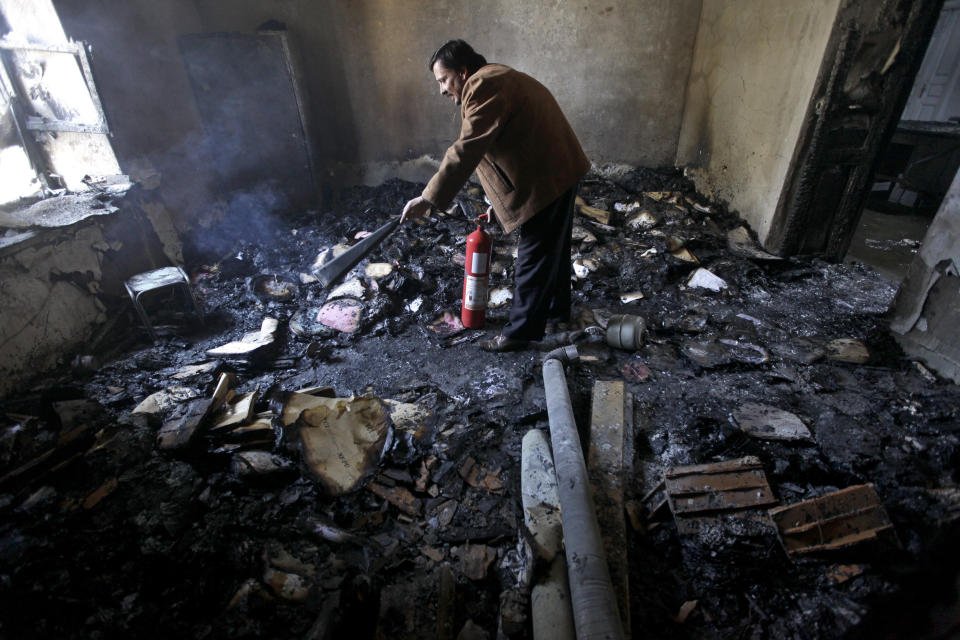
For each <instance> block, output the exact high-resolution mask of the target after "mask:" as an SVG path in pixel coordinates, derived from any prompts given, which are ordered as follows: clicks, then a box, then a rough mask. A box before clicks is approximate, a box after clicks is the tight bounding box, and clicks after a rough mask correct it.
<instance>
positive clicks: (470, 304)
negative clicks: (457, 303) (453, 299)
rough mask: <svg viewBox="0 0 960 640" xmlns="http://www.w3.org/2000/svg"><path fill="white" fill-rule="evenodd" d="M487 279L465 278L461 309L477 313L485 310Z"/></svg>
mask: <svg viewBox="0 0 960 640" xmlns="http://www.w3.org/2000/svg"><path fill="white" fill-rule="evenodd" d="M487 282H488V280H487V278H475V277H474V276H467V282H466V286H465V287H464V291H463V308H464V309H469V310H470V311H479V310H481V309H486V308H487Z"/></svg>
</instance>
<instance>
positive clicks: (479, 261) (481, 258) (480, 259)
mask: <svg viewBox="0 0 960 640" xmlns="http://www.w3.org/2000/svg"><path fill="white" fill-rule="evenodd" d="M489 255H490V254H488V253H475V254H473V260H472V263H471V264H470V273H472V274H474V275H477V276H482V275H484V274H485V273H486V272H487V257H488V256H489Z"/></svg>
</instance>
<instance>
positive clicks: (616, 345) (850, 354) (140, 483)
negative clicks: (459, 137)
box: [0, 169, 960, 639]
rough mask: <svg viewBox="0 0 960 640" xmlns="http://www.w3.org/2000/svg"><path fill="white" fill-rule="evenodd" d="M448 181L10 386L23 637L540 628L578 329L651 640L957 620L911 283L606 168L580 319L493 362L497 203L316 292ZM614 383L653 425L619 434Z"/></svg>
mask: <svg viewBox="0 0 960 640" xmlns="http://www.w3.org/2000/svg"><path fill="white" fill-rule="evenodd" d="M420 188H421V187H420V186H418V185H414V184H410V183H404V182H400V181H393V182H388V183H386V184H384V185H381V186H380V187H376V188H369V187H367V188H355V189H353V190H350V191H348V192H346V193H344V194H343V196H342V197H341V199H340V201H339V202H338V203H337V204H336V205H335V206H332V207H331V208H330V209H331V210H330V211H326V212H323V213H315V212H307V213H304V214H302V215H300V216H297V217H292V218H286V219H282V220H281V219H275V220H267V221H261V223H260V224H258V225H257V226H256V227H255V228H252V227H251V228H245V227H244V225H241V224H238V222H237V221H236V220H226V221H225V222H224V224H223V228H221V229H215V230H214V229H211V230H207V231H205V232H204V237H202V238H193V239H192V243H191V246H190V247H188V251H187V255H188V256H189V264H188V265H187V272H188V273H189V274H190V281H191V282H190V284H191V287H192V290H193V293H194V295H195V296H196V298H197V299H198V300H199V302H200V305H201V306H202V307H203V311H204V313H203V322H202V323H201V322H199V321H197V319H196V318H195V317H194V315H191V314H189V313H187V314H183V313H174V311H175V309H174V308H173V307H175V306H176V305H174V304H172V303H171V304H169V305H168V304H167V303H166V302H161V304H159V305H155V306H154V307H153V308H148V309H147V310H146V312H147V313H148V314H151V316H150V317H151V318H152V319H153V325H154V329H155V330H156V331H157V333H158V335H159V338H158V339H157V340H155V341H154V340H151V339H150V336H149V335H148V334H147V333H146V332H144V331H143V330H142V329H141V328H139V326H138V324H137V322H136V321H135V320H134V319H135V316H133V314H132V310H131V309H130V308H129V300H128V301H126V306H118V307H117V309H116V310H115V314H116V315H117V316H122V317H124V318H128V319H130V322H127V323H126V324H125V323H123V322H116V323H114V324H113V325H111V326H112V331H114V332H115V334H116V335H115V338H114V337H111V338H110V339H107V340H101V341H100V344H101V345H106V344H107V343H112V344H113V345H114V348H112V349H107V348H106V347H104V353H90V354H78V357H77V358H75V359H74V360H73V367H72V368H70V369H69V370H65V371H63V372H61V373H60V374H58V375H57V376H54V377H51V378H48V379H45V380H42V381H39V382H38V384H37V386H35V387H34V388H32V389H30V390H27V391H24V392H23V393H21V394H17V395H12V396H10V397H8V398H6V399H5V400H4V401H3V405H2V413H0V415H2V420H3V425H2V426H3V432H2V437H0V468H2V469H3V471H2V473H0V475H2V477H0V512H2V514H3V517H2V520H0V597H2V599H3V602H4V605H5V606H4V607H3V613H2V614H0V635H3V636H5V637H7V636H9V637H21V638H31V637H53V636H57V637H65V638H108V637H119V636H121V635H122V636H126V637H159V636H164V637H194V638H220V637H224V638H226V637H230V638H253V637H258V638H259V637H271V638H311V639H321V638H340V637H348V636H349V637H351V638H451V639H452V638H494V637H498V634H501V635H502V636H504V637H513V638H532V637H533V624H534V623H533V622H532V617H531V614H530V604H531V600H536V597H534V598H531V589H532V588H533V585H535V584H539V583H540V581H541V580H542V579H544V577H545V576H546V575H547V574H548V573H550V572H551V565H550V563H549V562H546V561H545V559H544V557H543V554H542V553H540V552H539V551H537V550H538V549H541V548H542V547H543V540H542V539H541V537H540V536H541V535H545V534H540V533H538V534H536V535H534V534H533V533H531V530H530V528H529V526H531V525H530V523H531V522H533V521H536V520H537V519H538V518H543V517H545V515H544V514H545V512H544V509H547V507H546V506H545V505H546V503H542V504H541V503H539V502H537V500H539V498H536V499H531V500H532V502H531V503H530V504H528V500H527V496H526V494H525V495H524V499H523V500H521V484H522V478H521V476H523V475H524V473H525V472H524V471H523V468H522V467H523V465H522V464H521V459H522V458H524V459H525V458H526V454H525V453H524V450H525V449H524V447H525V446H526V444H525V443H524V444H522V442H525V441H524V435H525V434H527V432H528V431H530V430H531V429H538V430H540V431H541V432H543V433H549V428H548V420H547V411H546V403H545V393H544V389H543V382H542V378H541V357H542V355H543V354H542V351H545V350H548V349H551V348H553V347H556V346H559V345H563V344H568V343H575V344H577V346H578V348H579V350H580V355H581V357H580V358H579V360H578V361H576V362H573V363H571V364H569V365H567V381H568V384H569V391H570V396H571V398H572V405H573V411H574V414H575V417H576V421H577V424H578V427H579V429H580V431H581V437H582V438H581V439H582V440H583V442H584V447H585V448H584V450H585V451H586V452H589V453H588V455H587V457H588V466H590V465H593V464H595V463H596V464H599V462H598V461H600V460H602V461H603V465H604V467H603V473H596V469H593V468H592V469H591V479H592V480H593V481H596V482H603V483H606V484H604V488H603V493H602V496H601V493H599V491H600V490H599V489H598V488H597V487H594V496H595V500H597V503H598V511H599V512H601V514H602V515H605V517H602V518H601V529H602V530H603V534H604V537H605V539H606V540H607V541H608V543H609V544H608V549H607V557H608V561H609V563H610V566H611V575H612V576H613V578H614V584H615V586H616V587H617V590H618V598H619V601H620V606H621V611H620V614H621V618H622V620H623V622H624V624H625V625H629V628H630V630H631V632H632V634H634V635H636V636H641V635H644V636H648V637H659V638H729V637H742V638H761V637H783V638H808V637H820V638H848V637H866V636H870V637H877V636H879V637H897V638H901V637H903V638H906V637H919V638H925V637H929V638H933V637H944V636H942V634H943V633H946V632H947V631H948V630H949V628H950V625H954V629H955V628H956V627H955V625H956V624H957V620H958V618H957V613H956V593H955V591H954V589H955V581H956V576H957V570H958V565H960V556H958V553H957V551H956V549H955V545H953V544H951V543H952V542H953V541H955V540H956V535H957V529H958V527H957V522H958V517H960V488H958V484H957V483H958V479H960V478H958V472H957V469H958V468H960V465H958V463H960V440H958V437H957V431H956V429H957V425H958V423H960V391H958V388H957V386H956V385H953V384H951V383H948V382H946V381H944V380H942V379H940V378H938V377H937V376H935V375H934V374H932V373H931V372H930V371H929V370H927V369H926V368H925V367H924V366H923V365H922V364H920V363H917V362H912V361H909V360H907V359H905V358H904V356H903V355H902V353H901V352H900V351H899V349H898V348H897V347H896V345H895V343H894V342H893V341H892V339H891V338H890V337H889V334H888V333H887V331H886V329H885V327H884V323H883V318H882V316H883V314H884V313H885V311H886V308H887V306H888V304H889V302H890V300H891V299H892V296H893V294H894V291H895V287H894V286H892V285H891V284H890V283H889V282H887V281H885V280H883V279H882V278H881V277H880V276H878V275H877V274H876V273H874V272H873V271H871V270H870V269H868V268H865V267H860V266H852V265H839V264H831V263H826V262H822V261H819V260H815V259H803V258H787V259H783V258H780V257H778V256H773V255H770V254H768V253H766V252H764V251H763V250H762V249H761V248H760V247H759V246H758V245H757V244H756V242H755V240H754V235H753V234H752V232H751V231H750V230H749V229H748V228H747V226H746V225H745V224H744V223H743V222H742V221H740V220H739V219H737V217H736V216H735V215H733V214H731V213H729V212H728V211H727V210H726V208H725V207H724V206H723V205H721V204H717V203H715V202H710V201H709V200H708V199H706V198H704V197H703V196H701V195H700V194H698V193H696V191H695V190H694V189H693V187H692V185H691V184H690V183H689V182H688V181H687V180H686V179H684V178H683V176H682V175H681V173H680V172H678V171H672V170H670V171H652V170H646V169H638V170H634V171H632V172H629V173H626V174H622V175H619V176H617V177H601V176H599V175H596V174H591V175H590V176H588V178H587V179H586V180H585V182H584V184H583V185H582V187H581V192H580V195H581V200H580V202H579V203H578V210H577V217H576V219H575V226H574V232H573V233H574V240H573V250H574V256H573V260H574V263H573V271H574V273H573V278H574V280H573V298H574V312H573V315H572V317H571V319H570V323H569V326H567V327H560V328H558V330H557V332H555V333H551V334H549V335H548V336H547V337H546V338H545V339H544V340H543V341H542V342H541V343H539V344H535V345H533V348H532V349H530V350H527V351H521V352H516V353H510V354H502V355H494V354H488V353H485V352H482V351H480V350H479V349H478V348H477V346H476V345H475V344H474V343H475V342H476V341H477V340H478V339H480V338H484V337H489V336H491V335H492V334H493V333H494V332H496V331H497V330H498V328H499V327H500V326H501V325H502V324H503V322H505V320H506V317H507V312H508V309H509V305H510V297H511V292H510V284H511V280H512V275H513V271H512V270H513V253H514V251H515V245H516V239H515V238H513V237H509V236H504V235H503V234H502V233H500V232H499V230H496V229H491V231H492V233H493V236H494V256H493V260H492V280H491V283H490V303H489V304H490V306H489V309H488V312H487V327H486V329H485V330H479V331H473V330H468V329H465V328H464V327H463V325H462V324H461V323H460V319H459V305H460V296H461V291H462V286H463V268H464V267H463V251H464V242H465V238H466V236H467V234H469V233H470V232H471V231H472V230H473V228H475V224H476V221H475V218H476V215H477V214H478V213H480V212H481V211H482V210H483V209H484V205H483V203H482V196H481V194H480V192H479V190H477V189H476V188H473V187H470V188H468V189H466V190H465V191H464V192H463V193H462V197H461V198H460V199H459V200H458V204H457V205H456V206H455V207H453V208H451V209H450V210H449V211H447V212H441V213H439V214H437V215H436V216H435V217H434V218H433V219H431V220H428V221H425V222H424V223H422V224H406V225H403V226H401V227H399V228H397V229H396V230H395V231H394V232H393V233H392V234H391V235H389V236H388V237H387V238H386V239H385V240H384V241H383V242H382V243H381V244H380V245H379V246H377V247H376V248H375V249H373V250H372V251H371V252H370V253H369V254H368V255H366V256H365V257H364V258H363V259H362V260H361V261H360V262H359V263H358V264H357V265H356V266H355V267H354V268H353V269H352V270H350V272H349V273H347V274H346V275H345V276H344V277H343V278H341V279H339V280H338V281H337V282H335V283H332V284H331V285H330V286H328V287H324V286H322V285H321V284H320V283H319V282H318V281H317V279H316V276H315V273H316V271H317V269H319V268H321V267H322V266H323V265H325V264H327V263H328V262H329V261H330V260H333V259H336V258H337V257H338V256H339V255H341V254H342V253H343V252H344V251H346V250H347V249H348V248H349V247H350V246H352V245H353V244H355V243H356V242H358V241H359V240H360V239H362V238H363V237H364V236H365V235H366V234H368V233H369V232H371V231H373V230H374V229H376V228H378V227H380V226H381V225H383V224H384V223H386V222H387V221H388V220H389V219H390V218H391V217H393V216H396V215H398V214H399V212H400V210H401V208H402V205H403V203H404V202H405V201H406V200H407V199H408V198H410V197H413V196H414V195H416V194H418V193H419V190H420ZM624 327H629V328H630V330H631V332H632V333H631V334H630V336H629V339H627V338H624V334H623V332H622V330H621V329H622V328H624ZM614 333H616V335H614ZM117 345H123V348H122V349H120V348H117ZM611 345H613V346H611ZM600 382H602V383H603V384H604V385H605V386H603V387H602V389H603V392H602V393H598V391H597V389H598V387H597V385H598V383H600ZM611 385H612V386H611ZM617 385H619V386H617ZM614 396H616V397H617V398H618V400H617V401H618V402H620V403H621V404H620V405H618V406H620V407H621V408H623V407H625V408H626V409H625V410H624V411H622V412H621V413H622V419H623V420H622V421H623V424H624V427H623V429H622V430H621V432H622V434H623V437H622V438H621V440H620V441H618V443H617V444H614V445H611V446H610V447H599V446H595V447H594V448H593V449H591V443H593V444H594V445H596V444H597V443H598V442H599V440H598V438H599V437H600V436H599V435H598V434H597V433H596V432H595V431H594V430H593V427H592V423H593V424H596V423H597V421H598V418H597V416H609V415H610V412H609V411H606V412H605V411H603V410H602V407H601V408H599V409H598V403H599V402H601V400H599V398H607V399H609V398H610V397H614ZM603 437H605V438H607V437H609V433H607V434H606V435H604V436H603ZM605 442H606V441H605ZM600 449H603V451H600ZM610 451H613V452H614V453H615V454H616V455H613V456H611V455H610ZM538 455H541V456H542V455H545V454H542V452H541V453H540V454H538ZM546 455H548V454H546ZM601 476H602V477H601ZM611 479H612V481H611ZM611 482H612V484H611ZM611 486H613V487H615V488H616V490H615V491H610V490H609V488H610V487H611ZM524 491H526V490H524ZM597 496H601V497H600V498H597ZM531 505H532V506H531ZM531 510H532V511H531ZM547 515H549V514H547ZM618 517H619V518H620V522H621V527H620V529H618V530H617V529H616V527H614V529H613V530H610V529H605V527H608V526H609V522H611V521H613V522H616V521H617V518H618ZM551 553H552V554H555V553H556V551H555V550H554V551H553V552H551ZM951 607H953V608H952V609H951ZM623 609H626V610H623ZM938 633H939V634H941V635H937V634H938Z"/></svg>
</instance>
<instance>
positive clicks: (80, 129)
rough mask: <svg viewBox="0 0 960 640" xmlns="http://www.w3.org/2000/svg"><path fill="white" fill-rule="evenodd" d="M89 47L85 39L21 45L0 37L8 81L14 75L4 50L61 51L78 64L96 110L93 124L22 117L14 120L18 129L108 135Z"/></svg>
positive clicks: (0, 49) (17, 95) (14, 87)
mask: <svg viewBox="0 0 960 640" xmlns="http://www.w3.org/2000/svg"><path fill="white" fill-rule="evenodd" d="M90 49H91V47H90V45H89V44H87V43H86V42H83V41H76V40H70V41H69V42H67V43H66V44H20V43H13V42H10V41H8V40H0V55H3V62H4V66H7V67H8V69H7V70H8V75H10V76H11V77H10V80H13V78H14V77H15V75H16V74H14V73H12V72H10V68H9V67H10V66H13V65H12V64H11V62H10V60H9V58H8V56H7V55H6V54H4V53H3V52H5V51H39V52H43V53H62V54H70V55H73V57H74V59H75V60H76V62H77V66H78V67H79V68H80V73H81V75H82V76H83V80H84V83H86V85H87V91H88V93H89V95H90V101H91V102H92V103H93V107H94V109H96V111H97V116H98V119H97V122H95V123H92V124H88V123H81V122H73V121H70V120H50V119H47V118H43V117H39V116H24V121H23V122H17V126H18V128H20V129H21V130H22V129H27V130H30V131H68V132H74V133H97V134H104V135H109V134H110V125H109V123H108V121H107V114H106V112H105V111H104V109H103V103H101V102H100V94H99V93H97V86H96V83H95V82H94V78H93V70H92V68H91V66H90V57H89V52H90ZM8 65H9V66H8ZM11 85H12V89H13V95H14V97H16V98H18V99H19V100H20V102H21V103H26V104H29V101H28V100H25V99H24V97H23V96H21V95H20V92H19V87H18V85H17V83H16V82H11ZM21 108H22V104H21Z"/></svg>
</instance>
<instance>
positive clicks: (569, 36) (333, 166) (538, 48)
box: [196, 0, 700, 182]
mask: <svg viewBox="0 0 960 640" xmlns="http://www.w3.org/2000/svg"><path fill="white" fill-rule="evenodd" d="M196 6H197V10H198V12H199V14H200V17H201V21H202V26H203V29H204V30H206V31H241V32H250V31H253V30H254V29H256V28H257V27H258V26H260V25H261V24H263V23H265V22H268V21H270V20H276V21H279V22H282V23H284V24H285V25H286V27H287V29H288V30H289V31H290V32H291V41H292V42H293V43H294V46H295V47H296V49H297V55H298V57H299V63H300V65H301V67H302V69H303V71H304V84H305V87H304V88H305V93H307V94H308V96H309V104H310V106H309V113H310V114H311V115H310V118H311V120H312V122H311V123H310V124H311V131H312V135H313V136H314V147H315V149H316V150H317V153H318V155H320V156H321V160H322V161H325V162H322V164H324V165H325V166H326V167H327V168H328V170H329V171H332V172H333V173H334V174H335V175H336V176H339V177H340V178H341V179H343V180H346V181H349V180H351V179H360V180H364V181H368V182H370V181H376V180H371V178H372V177H375V178H376V179H379V178H382V177H387V176H389V174H390V173H391V168H393V169H394V170H395V171H399V170H400V168H401V167H400V163H403V162H404V161H409V160H412V159H415V158H418V157H420V156H423V155H431V156H435V157H439V156H440V155H442V153H443V150H444V149H445V148H446V146H447V145H449V144H450V143H451V142H452V141H453V140H454V139H455V138H456V135H457V133H458V130H459V116H458V112H457V109H456V107H455V106H454V105H453V104H452V103H451V102H450V101H449V100H448V99H446V98H442V97H441V96H440V95H439V92H438V90H437V87H436V82H435V80H434V79H433V76H432V74H431V73H430V72H429V70H428V69H427V68H426V65H427V61H428V59H429V58H430V55H431V54H432V53H433V51H434V50H435V49H436V48H437V47H438V46H439V45H440V44H442V43H443V42H444V41H445V40H447V39H450V38H463V39H465V40H467V41H468V42H470V43H471V44H472V45H473V46H474V47H475V48H476V49H477V50H478V51H479V52H480V53H482V54H483V55H484V56H486V58H487V59H488V60H489V61H491V62H501V63H504V64H508V65H511V66H513V67H515V68H517V69H520V70H521V71H524V72H527V73H529V74H531V75H533V76H534V77H536V78H537V79H539V80H540V81H541V82H543V83H544V84H545V85H546V86H547V87H549V88H550V89H551V90H552V91H553V93H554V95H555V96H556V97H557V100H558V101H559V102H560V104H561V106H562V107H563V109H564V110H565V112H566V114H567V116H568V117H569V119H570V120H571V123H572V125H573V127H574V129H575V130H576V132H577V134H578V136H579V137H580V140H581V142H582V143H583V146H584V149H585V151H586V152H587V154H588V155H589V156H590V158H591V159H592V160H593V161H595V162H617V163H630V164H640V165H647V166H659V165H671V164H673V161H674V158H675V153H676V145H677V137H678V134H679V130H680V118H681V113H682V105H683V100H684V92H685V89H686V80H687V73H688V71H689V68H690V60H691V55H692V53H693V44H694V38H695V36H696V31H697V18H698V15H699V12H700V0H604V1H603V2H595V1H593V0H585V1H584V2H578V3H553V2H551V3H543V2H518V1H516V0H477V1H475V2H449V1H432V2H419V3H415V2H393V1H390V0H364V1H361V2H334V1H331V0H278V1H276V2H269V3H264V2H257V1H255V0H197V2H196ZM328 177H329V176H328Z"/></svg>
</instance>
